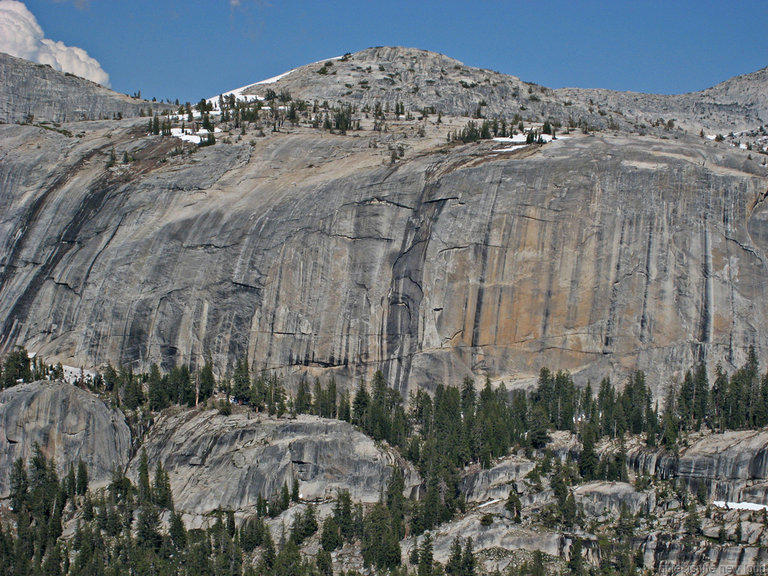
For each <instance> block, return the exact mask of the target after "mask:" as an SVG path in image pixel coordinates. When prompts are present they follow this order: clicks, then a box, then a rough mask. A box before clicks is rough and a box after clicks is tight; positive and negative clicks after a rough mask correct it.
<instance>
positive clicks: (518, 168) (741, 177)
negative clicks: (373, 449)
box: [0, 122, 768, 397]
mask: <svg viewBox="0 0 768 576" xmlns="http://www.w3.org/2000/svg"><path fill="white" fill-rule="evenodd" d="M120 126H121V127H122V128H121V129H120V130H116V131H115V132H114V133H112V134H111V135H110V137H106V135H104V134H103V133H99V132H98V131H94V132H93V133H89V134H88V135H86V137H84V138H82V139H72V138H66V137H64V136H60V135H58V134H50V133H45V134H42V132H43V131H41V130H39V129H33V128H27V127H18V126H5V127H0V131H2V138H0V152H1V153H2V154H3V155H4V156H3V161H2V162H0V183H1V184H2V187H3V191H4V193H3V195H2V204H3V206H2V209H3V210H2V213H3V214H4V216H3V217H2V219H0V325H2V326H3V327H4V330H3V337H4V342H3V346H4V347H5V348H6V349H8V348H9V347H11V346H12V345H13V344H16V343H24V344H26V345H27V346H28V347H29V348H30V349H31V350H34V351H36V352H39V353H40V354H42V355H43V356H45V357H46V358H58V359H61V360H62V361H63V362H64V363H68V364H73V365H80V364H87V365H100V364H102V363H105V362H107V361H111V362H113V363H115V364H117V363H123V364H125V363H130V364H132V365H133V367H134V368H135V369H143V368H146V367H148V365H149V363H150V362H153V361H155V362H159V363H162V364H163V365H164V366H165V367H166V368H168V367H170V366H172V365H174V364H176V363H178V362H189V363H192V364H199V363H200V362H201V361H202V358H203V356H204V355H205V354H210V355H211V356H212V358H213V360H214V363H215V364H216V366H217V369H218V370H219V371H220V372H221V373H224V372H225V371H226V370H227V369H231V367H232V365H233V364H234V362H235V361H236V359H237V358H238V357H243V356H245V354H248V358H249V359H250V360H251V363H252V366H253V368H254V369H257V370H261V369H269V370H277V371H279V372H280V373H281V374H283V375H285V376H287V377H288V380H289V382H295V381H296V380H297V379H298V378H300V377H302V376H303V375H306V374H308V375H310V376H315V375H319V376H321V375H328V376H330V375H334V376H335V377H336V379H337V381H338V382H339V384H340V385H342V386H345V385H346V386H350V385H352V384H354V383H355V382H357V381H358V380H359V378H361V377H366V378H367V377H370V376H371V375H372V373H373V372H374V371H375V370H377V369H382V370H384V372H385V374H386V376H387V379H388V382H389V384H390V385H391V386H394V387H396V388H398V389H399V390H400V391H401V392H403V393H404V394H405V393H407V392H408V391H410V390H411V389H413V387H414V386H417V385H421V386H426V387H428V388H431V387H433V386H434V385H436V383H438V382H449V383H455V384H457V383H459V382H460V381H461V379H463V378H464V377H465V376H466V375H468V374H474V375H476V376H479V377H484V376H488V377H490V378H491V379H494V380H499V379H504V380H505V381H506V382H507V383H508V384H509V383H510V382H514V381H522V382H530V381H531V380H532V379H533V378H535V376H536V374H537V373H538V370H539V368H540V367H542V366H548V367H551V368H556V369H569V370H571V371H572V372H573V373H574V375H575V378H576V380H577V381H578V382H585V381H586V380H587V379H591V380H592V381H593V383H594V382H597V381H599V379H600V378H601V377H603V376H613V377H614V378H615V379H617V380H618V381H619V382H620V381H621V379H622V377H623V376H624V375H626V374H627V373H628V372H629V371H631V370H634V369H636V368H640V369H644V370H646V372H648V373H649V375H650V377H649V382H650V383H651V384H652V386H654V387H655V390H654V392H655V393H656V395H657V397H659V396H660V392H661V391H662V389H663V387H665V386H666V385H667V384H668V383H669V382H670V381H671V380H672V379H673V378H674V377H680V374H679V373H678V372H677V370H679V368H680V367H686V366H690V365H692V364H693V363H694V361H697V360H704V361H706V362H707V363H708V364H709V366H710V367H714V365H715V363H717V362H720V363H722V364H723V365H724V366H725V367H726V368H729V367H731V366H736V365H739V364H740V363H742V362H743V361H744V359H745V357H746V351H747V349H748V347H749V346H750V345H755V346H756V348H757V350H758V355H760V354H762V353H764V351H765V350H766V346H768V307H766V305H765V302H767V301H768V299H766V293H765V292H766V286H768V283H766V281H765V280H766V276H767V274H768V270H766V265H765V250H766V247H768V210H766V207H765V204H764V202H763V199H764V196H765V194H766V191H768V178H766V176H765V169H764V168H763V167H762V166H760V165H759V164H758V163H756V162H753V161H749V160H747V159H746V158H745V156H744V155H743V154H742V153H741V152H738V151H733V152H731V151H728V150H725V149H723V148H721V147H717V146H716V145H713V144H711V143H708V142H706V141H701V140H699V139H690V140H688V141H686V142H685V145H684V146H683V145H681V142H680V141H666V140H659V139H655V138H640V137H623V136H607V135H606V136H599V137H594V136H589V137H587V136H582V135H572V136H573V137H571V138H569V139H565V138H563V139H560V140H557V141H555V142H553V143H551V144H547V145H545V146H543V147H538V146H534V147H528V148H525V149H522V150H520V151H517V152H503V153H495V152H493V151H492V149H493V148H494V146H495V147H499V146H501V145H500V144H498V143H487V142H486V143H481V144H472V145H455V146H448V147H446V148H442V149H439V150H437V151H433V152H429V151H426V152H423V153H420V154H418V155H414V156H413V157H412V158H411V159H406V160H404V161H402V162H400V163H398V164H396V165H394V166H389V165H385V164H383V163H382V159H381V154H380V153H377V152H376V151H375V150H374V151H372V150H371V148H370V147H369V142H368V140H367V139H366V138H363V137H344V136H331V135H327V134H318V133H317V132H312V131H306V132H302V131H299V133H295V134H277V135H274V136H272V137H270V138H267V139H262V140H257V141H254V144H253V145H252V146H248V145H237V144H233V145H217V146H214V147H210V148H207V149H201V150H200V151H199V152H197V153H196V154H194V155H193V156H190V157H186V156H184V157H174V158H171V159H169V160H168V161H167V162H158V161H157V159H158V158H161V157H162V154H163V150H167V149H169V147H170V146H172V143H171V142H169V141H168V139H166V140H160V139H152V138H147V137H144V136H143V135H142V134H141V128H140V126H138V125H137V126H135V127H131V125H130V122H128V123H126V122H123V123H122V124H121V125H120ZM130 136H133V138H131V137H130ZM113 146H115V147H116V149H117V154H118V155H120V154H121V152H122V150H123V149H124V148H125V149H130V150H131V153H132V154H133V155H135V156H136V157H137V158H138V159H139V160H138V161H137V162H136V163H132V164H131V165H130V166H129V167H117V168H113V169H111V170H108V171H106V173H105V169H104V162H105V159H106V158H107V156H108V153H109V151H110V150H111V148H112V147H113ZM163 146H166V147H167V148H165V149H164V148H163ZM377 154H378V155H377Z"/></svg>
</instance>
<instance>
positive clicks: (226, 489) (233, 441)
mask: <svg viewBox="0 0 768 576" xmlns="http://www.w3.org/2000/svg"><path fill="white" fill-rule="evenodd" d="M142 448H144V449H146V451H147V456H148V460H149V465H150V469H151V470H154V468H155V466H156V465H157V463H162V465H163V467H164V468H165V469H166V470H167V471H168V473H169V476H170V481H171V489H172V491H173V497H174V504H175V506H176V509H178V510H181V511H183V512H185V513H188V514H197V515H202V514H206V513H209V512H212V511H214V510H216V509H217V508H223V509H226V510H238V511H241V512H242V511H247V510H249V509H250V510H253V509H254V507H255V505H256V499H257V497H258V495H259V494H261V495H262V496H263V497H264V498H267V499H269V498H271V497H272V496H275V495H278V494H279V493H280V490H281V489H282V487H283V484H284V483H285V484H287V486H288V488H289V489H291V487H292V486H293V481H294V479H296V478H297V479H298V481H299V491H300V494H301V497H302V498H304V499H307V500H317V499H325V498H333V497H335V496H336V495H337V493H338V491H339V490H349V492H350V496H351V497H352V499H353V500H354V501H356V502H368V503H372V502H377V501H378V500H379V498H380V496H381V494H382V492H383V490H384V489H385V488H386V485H387V481H388V479H389V476H390V474H391V473H392V467H393V466H400V467H402V468H403V470H404V473H405V478H406V495H410V492H411V490H412V489H414V488H415V487H416V486H418V485H419V484H420V483H421V481H420V479H419V477H418V474H417V473H416V472H415V471H414V470H413V469H412V468H411V467H410V466H407V465H405V464H404V463H403V462H402V461H401V460H399V459H398V458H397V457H396V456H395V454H394V453H393V452H391V451H388V450H385V449H383V448H382V447H379V446H377V445H376V444H375V443H374V442H373V440H371V439H370V438H368V437H367V436H365V435H364V434H362V433H361V432H358V431H357V430H355V429H354V428H353V427H352V426H351V425H349V424H347V423H345V422H340V421H335V420H324V419H320V418H317V417H314V416H299V417H298V418H296V419H287V418H283V419H272V418H268V417H261V416H258V415H256V414H252V413H237V414H233V415H231V416H222V415H219V414H218V413H217V412H216V411H205V412H190V411H185V412H181V413H177V414H166V415H163V416H161V417H160V418H159V419H158V421H157V422H156V423H155V424H154V426H153V427H152V428H151V429H150V431H149V433H148V435H147V437H146V438H145V441H144V443H143V445H142ZM138 460H139V457H138V456H137V457H135V458H134V459H133V460H132V461H131V463H130V465H129V467H128V469H129V473H128V476H129V477H131V478H133V479H136V478H137V477H138Z"/></svg>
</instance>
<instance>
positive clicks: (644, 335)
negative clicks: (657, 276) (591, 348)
mask: <svg viewBox="0 0 768 576" xmlns="http://www.w3.org/2000/svg"><path fill="white" fill-rule="evenodd" d="M654 224H655V219H654V216H652V215H651V216H650V221H649V222H648V245H647V246H646V250H645V286H643V312H642V314H641V315H640V342H642V343H643V344H645V343H647V341H648V332H649V329H648V291H649V290H650V286H651V258H652V257H653V232H654Z"/></svg>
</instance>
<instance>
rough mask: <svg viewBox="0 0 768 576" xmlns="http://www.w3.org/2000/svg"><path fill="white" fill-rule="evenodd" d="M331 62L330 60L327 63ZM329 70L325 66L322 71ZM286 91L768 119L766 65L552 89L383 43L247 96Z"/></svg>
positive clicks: (368, 101)
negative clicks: (669, 90) (679, 79)
mask: <svg viewBox="0 0 768 576" xmlns="http://www.w3.org/2000/svg"><path fill="white" fill-rule="evenodd" d="M326 62H328V63H330V65H326ZM321 71H324V73H320V72H321ZM267 90H274V91H275V92H277V93H279V92H280V91H281V90H288V91H289V92H291V94H292V95H294V97H300V98H304V99H307V100H309V101H314V100H317V101H319V102H323V101H328V102H331V103H337V102H341V103H350V104H353V105H357V106H359V107H363V106H366V105H367V106H369V107H370V108H371V109H373V108H374V107H375V105H376V104H377V103H378V104H380V105H381V106H382V107H383V106H385V104H386V103H389V104H390V106H392V105H393V104H394V102H401V103H403V104H404V105H405V107H406V109H407V110H408V111H410V112H413V113H414V114H417V113H418V112H420V111H421V110H423V109H425V108H429V107H434V109H435V111H441V112H442V113H443V114H451V115H458V116H472V115H474V114H475V113H476V111H477V110H478V107H479V109H480V111H481V113H482V114H483V116H484V117H487V118H499V117H503V118H507V119H508V120H509V119H512V118H513V117H514V116H515V115H520V116H521V117H522V118H523V119H524V120H526V121H532V120H540V121H543V120H544V119H546V118H550V119H552V120H558V121H560V122H561V123H562V124H563V126H567V125H568V124H569V123H571V122H572V123H574V124H582V123H583V124H586V125H588V126H592V127H596V128H608V127H611V128H612V129H621V130H625V131H634V132H641V133H642V132H649V131H658V130H661V131H663V130H664V129H666V122H668V121H669V120H672V121H673V124H674V126H675V127H677V128H683V129H686V130H688V131H689V132H695V133H698V132H699V130H700V129H704V130H705V132H707V133H708V134H716V133H723V134H728V133H730V132H734V131H735V132H740V131H745V130H750V129H755V128H757V127H760V126H765V125H767V124H768V97H766V94H768V68H763V69H762V70H758V71H756V72H753V73H751V74H745V75H743V76H737V77H734V78H731V79H728V80H725V81H724V82H721V83H720V84H718V85H716V86H713V87H711V88H708V89H706V90H702V91H700V92H692V93H688V94H679V95H665V94H641V93H636V92H616V91H612V90H602V89H583V88H563V89H558V90H552V89H550V88H546V87H544V86H539V85H537V84H533V83H530V82H524V81H522V80H520V79H519V78H517V77H515V76H509V75H506V74H500V73H498V72H494V71H492V70H485V69H481V68H473V67H471V66H466V65H465V64H463V63H462V62H459V61H458V60H455V59H453V58H449V57H447V56H444V55H442V54H437V53H434V52H429V51H427V50H418V49H414V48H403V47H391V46H384V47H377V48H369V49H367V50H362V51H360V52H356V53H354V54H350V55H348V56H347V57H346V58H342V59H341V60H339V59H335V60H334V59H332V60H328V61H325V62H317V63H314V64H309V65H306V66H302V67H300V68H297V69H296V70H294V71H292V72H291V73H290V74H287V75H286V76H285V77H283V78H281V79H280V80H279V81H277V82H275V83H270V84H255V85H253V86H250V87H248V89H246V90H245V92H244V93H245V94H246V95H253V96H257V95H258V96H261V97H263V96H265V95H266V93H267Z"/></svg>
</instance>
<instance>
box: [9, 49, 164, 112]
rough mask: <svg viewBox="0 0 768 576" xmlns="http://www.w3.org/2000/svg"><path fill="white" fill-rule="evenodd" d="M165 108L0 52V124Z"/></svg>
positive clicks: (160, 104) (159, 104)
mask: <svg viewBox="0 0 768 576" xmlns="http://www.w3.org/2000/svg"><path fill="white" fill-rule="evenodd" d="M165 108H170V106H168V105H163V104H162V103H156V102H147V101H146V100H140V99H135V98H129V97H128V96H125V95H124V94H118V93H117V92H113V91H112V90H109V89H107V88H105V87H103V86H100V85H99V84H95V83H93V82H91V81H90V80H86V79H84V78H80V77H78V76H73V75H72V74H65V73H63V72H58V71H56V70H54V69H53V68H51V67H50V66H46V65H44V64H35V63H34V62H29V61H28V60H23V59H21V58H16V57H14V56H11V55H9V54H5V53H2V52H0V123H6V124H9V123H14V122H30V123H32V122H42V121H48V122H76V121H80V120H100V119H105V118H106V119H111V118H116V117H118V116H119V117H131V116H138V115H139V111H140V110H144V112H145V113H147V114H149V112H150V110H155V111H160V110H162V109H165Z"/></svg>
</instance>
